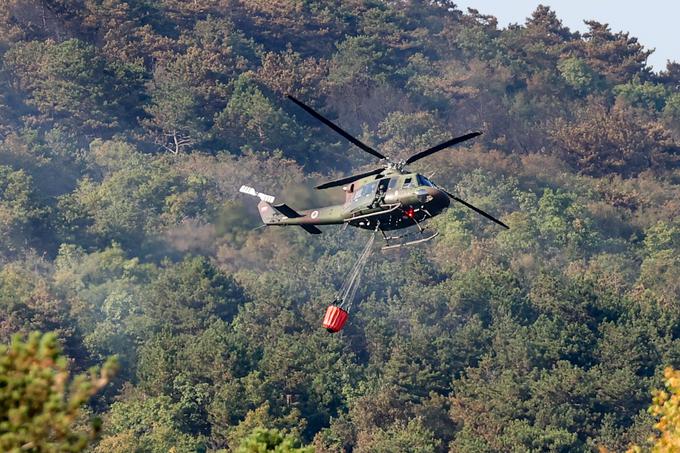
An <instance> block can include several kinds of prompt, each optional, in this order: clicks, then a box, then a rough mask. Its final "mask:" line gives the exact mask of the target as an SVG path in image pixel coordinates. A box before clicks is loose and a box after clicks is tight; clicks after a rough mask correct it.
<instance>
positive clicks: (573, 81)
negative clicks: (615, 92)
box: [557, 57, 602, 94]
mask: <svg viewBox="0 0 680 453" xmlns="http://www.w3.org/2000/svg"><path fill="white" fill-rule="evenodd" d="M557 69H559V71H560V75H561V76H562V78H563V79H564V81H565V82H567V84H568V85H569V86H571V87H572V88H573V89H575V90H576V91H577V92H578V93H580V94H587V93H590V92H592V91H594V90H596V89H597V88H599V87H600V86H601V83H602V82H601V81H600V77H599V75H598V74H597V73H596V72H595V71H593V70H592V69H591V68H590V67H589V66H588V64H587V63H586V62H585V61H584V60H582V59H580V58H578V57H571V58H566V59H564V60H562V61H560V63H559V64H558V65H557Z"/></svg>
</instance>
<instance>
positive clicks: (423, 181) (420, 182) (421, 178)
mask: <svg viewBox="0 0 680 453" xmlns="http://www.w3.org/2000/svg"><path fill="white" fill-rule="evenodd" d="M417 178H418V185H419V186H428V187H433V186H434V184H432V183H431V182H430V180H429V179H427V178H426V177H425V176H423V175H418V176H417Z"/></svg>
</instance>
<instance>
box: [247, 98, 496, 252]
mask: <svg viewBox="0 0 680 453" xmlns="http://www.w3.org/2000/svg"><path fill="white" fill-rule="evenodd" d="M288 98H289V99H290V100H291V101H293V102H294V103H295V104H297V105H298V106H300V107H301V108H302V109H304V110H305V111H306V112H308V113H309V114H311V115H312V116H313V117H314V118H316V119H318V120H319V121H321V122H322V123H323V124H325V125H326V126H328V127H330V128H331V129H333V130H334V131H335V132H337V133H338V134H340V135H341V136H342V137H344V138H345V139H347V140H348V141H349V142H350V143H352V144H354V145H356V146H357V147H358V148H360V149H361V150H363V151H365V152H367V153H368V154H371V155H372V156H375V157H377V158H378V159H380V161H381V163H382V165H381V166H380V167H379V168H376V169H374V170H371V171H367V172H364V173H359V174H355V175H351V176H347V177H344V178H340V179H337V180H334V181H329V182H325V183H323V184H320V185H318V186H316V189H328V188H331V187H339V186H342V189H343V190H344V191H345V202H344V203H343V204H341V205H335V206H328V207H320V208H316V209H307V210H304V211H299V212H298V211H296V210H294V209H293V208H291V207H290V206H288V205H286V204H277V205H274V204H273V203H274V199H275V198H274V197H273V196H271V195H267V194H264V193H260V192H257V191H256V190H255V189H254V188H252V187H249V186H242V187H241V189H240V192H242V193H246V194H249V195H253V196H257V197H259V198H260V200H261V201H260V203H259V204H258V209H259V212H260V217H261V218H262V221H263V222H264V223H265V225H298V226H300V227H302V228H303V229H304V230H305V231H307V232H308V233H311V234H321V230H320V229H318V228H317V227H316V225H344V228H346V227H347V226H348V225H349V226H353V227H357V228H363V229H366V230H372V231H379V232H380V233H381V234H382V237H383V239H384V240H385V246H384V247H383V249H389V248H396V247H402V246H406V245H413V244H417V243H421V242H425V241H429V240H431V239H433V238H434V237H436V236H437V235H438V232H434V233H431V234H430V233H428V231H427V229H426V228H423V226H422V225H421V224H422V223H423V222H424V221H425V220H427V219H429V218H432V217H434V216H436V215H438V214H440V213H441V212H442V211H443V210H444V209H446V208H447V207H448V206H449V204H450V200H454V201H456V202H458V203H460V204H462V205H463V206H465V207H467V208H469V209H472V210H473V211H475V212H476V213H478V214H480V215H482V216H484V217H486V218H487V219H489V220H491V221H493V222H496V223H497V224H498V225H500V226H502V227H504V228H509V227H508V226H507V225H506V224H505V223H503V222H501V221H500V220H498V219H497V218H495V217H493V216H491V215H490V214H487V213H486V212H484V211H482V210H481V209H479V208H477V207H475V206H473V205H471V204H470V203H468V202H466V201H464V200H462V199H460V198H458V197H456V196H455V195H453V194H452V193H451V192H449V191H447V190H446V189H443V188H442V187H439V186H438V185H436V184H435V183H434V182H432V181H430V180H429V179H428V178H426V177H425V176H424V175H422V174H420V173H415V172H412V171H410V170H408V169H407V168H406V166H407V165H410V164H412V163H414V162H416V161H418V160H420V159H422V158H424V157H427V156H430V155H432V154H434V153H436V152H438V151H441V150H443V149H446V148H449V147H451V146H454V145H457V144H458V143H461V142H464V141H466V140H469V139H471V138H474V137H477V136H478V135H481V132H470V133H468V134H465V135H461V136H460V137H456V138H453V139H451V140H448V141H446V142H444V143H440V144H439V145H436V146H433V147H431V148H428V149H426V150H425V151H421V152H419V153H416V154H413V155H412V156H411V157H409V158H408V159H406V160H401V161H398V162H395V161H393V160H391V159H390V158H389V157H387V156H385V155H383V154H381V153H380V152H378V151H377V150H375V149H373V148H371V147H370V146H368V145H366V144H365V143H362V142H361V141H359V140H358V139H357V138H356V137H353V136H352V135H350V134H348V133H347V132H346V131H344V130H343V129H341V128H340V127H339V126H337V125H336V124H335V123H333V122H332V121H330V120H329V119H328V118H326V117H324V116H323V115H321V114H320V113H318V112H317V111H315V110H314V109H312V108H311V107H309V106H308V105H306V104H304V103H303V102H302V101H300V100H298V99H296V98H294V97H293V96H290V95H289V96H288ZM413 226H415V227H417V229H418V231H417V232H415V234H416V235H420V237H419V238H417V239H415V240H405V241H401V242H397V243H394V241H400V240H402V239H404V238H407V237H409V236H411V235H410V234H403V235H399V236H387V235H386V234H385V232H386V231H392V230H399V229H403V228H409V227H413Z"/></svg>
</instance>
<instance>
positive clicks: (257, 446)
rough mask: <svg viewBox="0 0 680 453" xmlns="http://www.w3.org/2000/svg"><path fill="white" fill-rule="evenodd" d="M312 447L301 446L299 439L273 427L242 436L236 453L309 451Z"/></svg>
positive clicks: (308, 452) (304, 452)
mask: <svg viewBox="0 0 680 453" xmlns="http://www.w3.org/2000/svg"><path fill="white" fill-rule="evenodd" d="M313 451H314V449H312V448H310V447H301V446H300V441H299V440H297V439H295V438H294V437H292V436H285V435H283V434H281V433H280V432H279V431H277V430H275V429H262V428H259V429H256V430H254V431H253V433H252V434H250V435H249V436H248V437H246V438H244V439H243V441H242V442H241V445H240V446H239V447H238V448H237V449H236V452H237V453H266V452H273V453H311V452H313Z"/></svg>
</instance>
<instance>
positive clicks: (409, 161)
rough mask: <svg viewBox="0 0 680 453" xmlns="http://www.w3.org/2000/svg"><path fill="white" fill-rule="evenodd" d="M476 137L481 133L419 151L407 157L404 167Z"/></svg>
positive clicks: (467, 135) (473, 133) (470, 134)
mask: <svg viewBox="0 0 680 453" xmlns="http://www.w3.org/2000/svg"><path fill="white" fill-rule="evenodd" d="M478 135H482V133H481V132H471V133H469V134H465V135H461V136H460V137H456V138H452V139H451V140H449V141H447V142H444V143H440V144H439V145H437V146H433V147H432V148H429V149H426V150H425V151H421V152H419V153H417V154H414V155H413V156H411V157H409V158H408V159H406V162H405V163H406V165H408V164H412V163H413V162H415V161H417V160H419V159H422V158H423V157H427V156H429V155H430V154H434V153H436V152H437V151H441V150H443V149H445V148H448V147H449V146H453V145H457V144H458V143H460V142H464V141H465V140H470V139H471V138H474V137H477V136H478Z"/></svg>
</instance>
